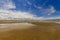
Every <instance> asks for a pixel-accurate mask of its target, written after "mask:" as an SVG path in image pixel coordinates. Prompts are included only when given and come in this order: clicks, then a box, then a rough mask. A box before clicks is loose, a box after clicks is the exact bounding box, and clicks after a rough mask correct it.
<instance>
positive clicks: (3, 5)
mask: <svg viewBox="0 0 60 40" xmlns="http://www.w3.org/2000/svg"><path fill="white" fill-rule="evenodd" d="M10 8H16V7H15V4H14V3H13V2H12V0H0V9H10Z"/></svg>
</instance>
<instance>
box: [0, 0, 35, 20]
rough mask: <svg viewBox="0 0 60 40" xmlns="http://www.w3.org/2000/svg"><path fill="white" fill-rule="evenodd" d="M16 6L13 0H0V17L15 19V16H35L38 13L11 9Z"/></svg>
mask: <svg viewBox="0 0 60 40" xmlns="http://www.w3.org/2000/svg"><path fill="white" fill-rule="evenodd" d="M13 8H16V6H15V4H14V3H13V2H12V0H0V19H14V18H30V19H32V18H35V17H36V15H33V14H31V13H28V12H21V11H16V10H10V9H13Z"/></svg>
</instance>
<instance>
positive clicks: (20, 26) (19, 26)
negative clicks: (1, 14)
mask: <svg viewBox="0 0 60 40" xmlns="http://www.w3.org/2000/svg"><path fill="white" fill-rule="evenodd" d="M32 26H35V25H33V24H30V23H13V24H0V31H8V30H12V29H26V28H30V27H32Z"/></svg>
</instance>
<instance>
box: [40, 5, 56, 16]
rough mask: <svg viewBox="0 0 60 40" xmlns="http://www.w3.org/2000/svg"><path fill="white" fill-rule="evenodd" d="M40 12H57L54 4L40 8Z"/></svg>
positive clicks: (49, 13) (48, 13)
mask: <svg viewBox="0 0 60 40" xmlns="http://www.w3.org/2000/svg"><path fill="white" fill-rule="evenodd" d="M40 12H41V13H43V14H47V15H51V14H53V13H55V12H56V10H55V8H54V7H53V6H49V7H47V8H42V9H40Z"/></svg>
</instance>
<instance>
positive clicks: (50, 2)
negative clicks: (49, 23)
mask: <svg viewBox="0 0 60 40" xmlns="http://www.w3.org/2000/svg"><path fill="white" fill-rule="evenodd" d="M2 4H3V5H2ZM10 12H11V13H10ZM2 15H3V16H2ZM8 15H9V16H8ZM0 16H2V17H3V19H7V18H12V17H13V18H38V19H45V18H60V0H0ZM4 16H5V17H4Z"/></svg>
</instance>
